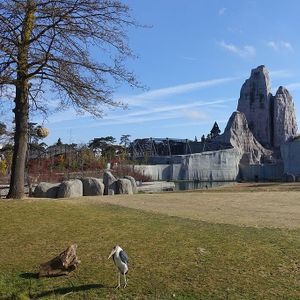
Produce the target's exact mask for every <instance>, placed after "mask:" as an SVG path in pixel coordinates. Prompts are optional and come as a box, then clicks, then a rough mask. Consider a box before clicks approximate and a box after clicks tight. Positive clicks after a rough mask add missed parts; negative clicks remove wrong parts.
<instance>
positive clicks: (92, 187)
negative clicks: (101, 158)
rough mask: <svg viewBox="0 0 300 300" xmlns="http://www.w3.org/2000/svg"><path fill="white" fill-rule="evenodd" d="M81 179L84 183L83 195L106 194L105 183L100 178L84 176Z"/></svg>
mask: <svg viewBox="0 0 300 300" xmlns="http://www.w3.org/2000/svg"><path fill="white" fill-rule="evenodd" d="M81 181H82V184H83V196H102V195H103V194H104V184H103V183H102V181H101V180H100V179H98V178H94V177H84V178H82V179H81Z"/></svg>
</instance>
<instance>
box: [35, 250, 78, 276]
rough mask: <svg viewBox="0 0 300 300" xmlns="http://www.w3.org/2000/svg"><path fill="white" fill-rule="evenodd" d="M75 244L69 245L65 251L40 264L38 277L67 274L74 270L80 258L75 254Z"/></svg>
mask: <svg viewBox="0 0 300 300" xmlns="http://www.w3.org/2000/svg"><path fill="white" fill-rule="evenodd" d="M76 249H77V245H75V244H74V245H71V246H70V247H68V248H67V249H66V250H65V251H63V252H62V253H60V254H59V255H58V256H56V257H54V258H53V259H51V260H50V261H48V262H46V263H43V264H41V265H40V271H39V277H54V276H62V275H68V274H69V273H70V272H72V271H74V270H75V269H76V268H77V266H78V264H79V263H80V260H78V258H77V255H76Z"/></svg>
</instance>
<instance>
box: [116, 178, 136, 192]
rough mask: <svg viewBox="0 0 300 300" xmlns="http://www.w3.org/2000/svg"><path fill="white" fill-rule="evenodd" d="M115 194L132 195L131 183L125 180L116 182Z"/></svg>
mask: <svg viewBox="0 0 300 300" xmlns="http://www.w3.org/2000/svg"><path fill="white" fill-rule="evenodd" d="M116 194H128V195H132V194H133V192H132V185H131V181H130V180H129V179H126V178H121V179H118V180H117V181H116Z"/></svg>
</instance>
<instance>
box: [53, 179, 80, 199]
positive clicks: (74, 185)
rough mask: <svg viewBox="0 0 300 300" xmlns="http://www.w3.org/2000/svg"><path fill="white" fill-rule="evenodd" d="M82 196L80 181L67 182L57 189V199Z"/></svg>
mask: <svg viewBox="0 0 300 300" xmlns="http://www.w3.org/2000/svg"><path fill="white" fill-rule="evenodd" d="M81 196H83V185H82V182H81V180H79V179H74V180H67V181H64V182H62V183H61V185H60V186H59V189H58V193H57V197H58V198H71V197H81Z"/></svg>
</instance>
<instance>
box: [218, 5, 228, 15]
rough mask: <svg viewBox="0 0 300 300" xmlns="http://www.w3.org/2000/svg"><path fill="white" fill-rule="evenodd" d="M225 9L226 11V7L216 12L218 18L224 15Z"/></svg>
mask: <svg viewBox="0 0 300 300" xmlns="http://www.w3.org/2000/svg"><path fill="white" fill-rule="evenodd" d="M226 9H227V8H226V7H222V8H220V9H219V11H218V15H219V16H223V15H224V14H225V12H226Z"/></svg>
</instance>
